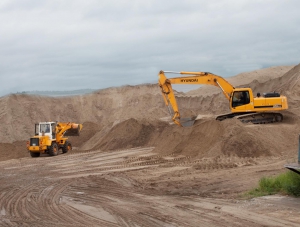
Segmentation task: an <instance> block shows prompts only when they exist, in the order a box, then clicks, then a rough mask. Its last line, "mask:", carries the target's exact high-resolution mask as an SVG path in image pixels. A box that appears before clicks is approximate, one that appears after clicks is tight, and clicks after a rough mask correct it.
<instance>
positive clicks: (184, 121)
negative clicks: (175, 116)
mask: <svg viewBox="0 0 300 227" xmlns="http://www.w3.org/2000/svg"><path fill="white" fill-rule="evenodd" d="M196 118H197V116H192V117H185V118H180V120H179V121H180V124H181V125H182V126H183V127H191V126H193V125H194V123H195V121H196Z"/></svg>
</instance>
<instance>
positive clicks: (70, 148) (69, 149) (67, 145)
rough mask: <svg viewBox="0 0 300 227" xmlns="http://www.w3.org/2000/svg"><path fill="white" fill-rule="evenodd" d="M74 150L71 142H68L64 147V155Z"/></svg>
mask: <svg viewBox="0 0 300 227" xmlns="http://www.w3.org/2000/svg"><path fill="white" fill-rule="evenodd" d="M71 150H72V145H71V143H70V142H68V141H66V142H65V144H64V146H63V147H62V152H63V153H68V151H71Z"/></svg>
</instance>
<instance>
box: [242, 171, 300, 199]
mask: <svg viewBox="0 0 300 227" xmlns="http://www.w3.org/2000/svg"><path fill="white" fill-rule="evenodd" d="M278 193H280V194H287V195H293V196H296V197H300V175H299V174H296V173H294V172H292V171H287V172H285V173H282V174H280V175H278V176H276V177H263V178H261V179H260V181H259V186H258V187H257V188H255V189H253V190H251V191H249V192H247V193H246V196H247V197H248V196H250V197H259V196H265V195H273V194H278Z"/></svg>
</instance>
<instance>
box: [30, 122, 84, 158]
mask: <svg viewBox="0 0 300 227" xmlns="http://www.w3.org/2000/svg"><path fill="white" fill-rule="evenodd" d="M81 129H82V124H76V123H71V122H40V123H36V124H35V136H33V137H31V138H30V140H29V141H27V150H28V151H29V152H30V155H31V157H39V156H40V154H41V153H48V154H49V155H50V156H55V155H57V154H58V152H59V149H62V152H63V153H67V152H68V151H70V150H72V145H71V143H70V142H69V141H68V138H67V137H66V136H79V132H80V131H81Z"/></svg>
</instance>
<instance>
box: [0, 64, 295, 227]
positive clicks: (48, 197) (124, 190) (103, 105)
mask: <svg viewBox="0 0 300 227" xmlns="http://www.w3.org/2000/svg"><path fill="white" fill-rule="evenodd" d="M299 78H300V65H298V66H295V67H293V66H282V67H272V68H269V69H264V70H257V71H254V72H249V73H244V74H239V75H237V76H236V77H233V78H230V79H228V80H229V81H231V82H232V83H233V84H234V85H235V86H244V85H245V86H247V87H251V88H252V89H253V90H254V91H255V92H256V91H259V92H262V91H266V92H268V91H274V90H276V91H279V92H281V93H283V94H285V95H287V97H288V99H289V110H287V111H284V112H283V115H284V121H283V122H281V123H273V124H267V125H252V124H242V123H241V122H239V121H238V120H236V119H229V120H226V121H222V122H219V121H216V120H215V115H217V114H222V113H225V112H229V111H228V103H227V101H226V99H225V98H224V97H223V96H222V94H220V92H219V91H215V90H211V91H210V92H207V91H208V90H207V88H205V89H204V88H203V89H204V90H201V89H197V90H195V91H192V92H190V93H189V94H188V95H186V94H184V93H178V95H177V98H178V103H179V105H180V110H182V113H186V114H196V115H197V116H198V117H197V119H198V120H197V121H196V123H195V125H194V126H193V127H189V128H181V127H178V126H177V125H174V124H170V122H171V121H170V117H169V116H168V112H167V109H166V108H165V107H164V103H163V100H162V97H161V94H160V90H159V88H158V86H157V85H149V84H148V85H147V84H146V85H138V86H124V87H120V88H110V89H104V90H99V91H98V92H95V93H93V94H88V95H82V96H76V97H62V98H50V97H42V96H31V95H21V94H19V95H10V96H5V97H1V98H0V123H1V125H2V126H3V127H0V139H1V143H0V173H1V174H0V180H1V184H0V193H1V194H0V226H299V225H300V199H297V198H293V197H289V196H284V195H275V196H266V197H261V198H255V199H247V198H246V197H245V196H244V193H245V192H246V191H248V190H250V189H253V188H255V187H257V185H258V181H259V179H260V178H261V177H263V176H275V175H277V174H279V173H282V172H284V171H285V169H284V167H283V166H284V164H286V163H288V162H294V161H295V160H296V158H297V149H298V136H299V125H300V109H299V108H300V107H299V106H300V79H299ZM203 94H205V95H203ZM53 120H57V121H72V122H77V123H83V130H82V132H81V135H80V137H76V138H70V142H71V143H72V145H73V147H74V149H73V151H71V152H69V153H67V154H60V155H58V156H55V157H49V156H48V155H46V154H43V155H42V156H41V157H39V158H31V157H30V156H29V154H28V152H27V151H26V140H27V139H28V138H29V137H30V136H32V135H33V127H34V123H35V122H38V121H53ZM16 128H18V129H19V130H16Z"/></svg>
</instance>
